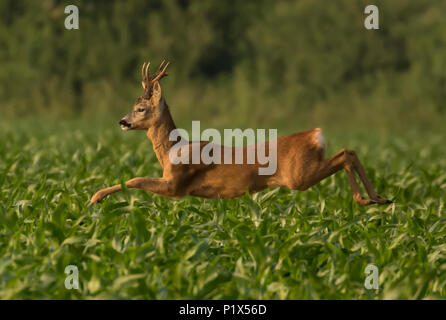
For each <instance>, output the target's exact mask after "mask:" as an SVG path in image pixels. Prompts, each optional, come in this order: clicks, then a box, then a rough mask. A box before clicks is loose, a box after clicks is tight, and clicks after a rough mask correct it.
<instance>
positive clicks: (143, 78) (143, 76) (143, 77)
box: [141, 62, 146, 80]
mask: <svg viewBox="0 0 446 320" xmlns="http://www.w3.org/2000/svg"><path fill="white" fill-rule="evenodd" d="M145 66H146V63H145V62H144V64H143V65H142V68H141V76H142V80H146V78H145V74H144V67H145Z"/></svg>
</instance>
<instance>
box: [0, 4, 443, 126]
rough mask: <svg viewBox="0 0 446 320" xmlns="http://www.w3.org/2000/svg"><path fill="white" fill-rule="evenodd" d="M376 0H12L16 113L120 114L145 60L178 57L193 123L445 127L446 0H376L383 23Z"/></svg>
mask: <svg viewBox="0 0 446 320" xmlns="http://www.w3.org/2000/svg"><path fill="white" fill-rule="evenodd" d="M369 2H370V1H357V0H336V1H314V0H311V1H310V0H296V1H272V0H271V1H270V0H258V1H233V0H230V1H194V0H190V1H188V0H166V1H143V0H136V1H74V0H70V1H57V0H42V1H23V0H20V1H18V0H3V1H1V2H0V108H1V111H2V116H3V118H4V119H5V118H6V119H11V118H12V119H17V118H26V117H28V118H29V117H32V118H34V117H35V116H36V115H39V116H44V117H47V118H48V119H50V121H59V120H62V119H64V120H66V119H81V120H82V121H84V120H95V121H102V120H104V119H110V121H111V120H112V119H113V121H114V120H117V119H119V117H120V116H121V115H123V114H124V113H126V112H128V110H130V108H131V106H132V104H133V102H134V101H135V100H136V98H137V97H138V96H139V95H140V94H141V92H142V89H141V87H140V80H141V79H140V68H141V65H142V63H143V62H144V61H147V60H150V61H151V62H152V66H153V67H152V71H153V70H154V69H155V68H156V66H157V65H158V64H159V63H160V62H161V60H162V59H164V58H166V59H168V60H169V61H171V65H170V67H169V77H168V78H166V79H164V80H163V83H162V87H163V93H164V95H165V97H166V99H167V102H168V104H169V106H170V108H171V112H172V114H173V117H174V119H175V120H176V122H177V125H178V126H181V127H187V128H188V127H189V126H190V123H191V120H196V119H200V120H201V121H202V127H211V126H212V127H217V128H223V127H225V128H228V127H229V128H231V127H268V128H273V127H277V128H280V129H283V131H282V133H283V132H284V131H298V130H304V129H307V128H310V127H315V126H320V127H324V128H327V129H328V130H331V128H333V129H335V130H337V131H343V130H346V129H350V128H362V129H364V128H366V129H367V130H375V131H386V130H388V129H391V130H392V131H394V130H401V131H406V130H409V129H410V130H412V131H413V130H415V131H421V130H422V131H427V130H430V131H437V132H441V133H444V126H443V124H444V122H445V119H446V116H445V114H446V105H445V100H446V50H445V49H446V2H445V1H444V0H416V1H407V0H392V1H373V4H375V5H377V6H378V8H379V9H380V29H379V30H366V29H365V28H364V19H365V17H366V14H364V8H365V6H366V5H368V4H370V3H369ZM69 4H75V5H77V6H78V8H79V16H80V29H79V30H66V29H65V28H64V20H65V18H66V17H67V14H64V8H65V6H66V5H69ZM107 121H108V120H107ZM280 133H281V132H279V134H280Z"/></svg>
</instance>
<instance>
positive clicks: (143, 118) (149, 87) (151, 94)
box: [119, 60, 169, 130]
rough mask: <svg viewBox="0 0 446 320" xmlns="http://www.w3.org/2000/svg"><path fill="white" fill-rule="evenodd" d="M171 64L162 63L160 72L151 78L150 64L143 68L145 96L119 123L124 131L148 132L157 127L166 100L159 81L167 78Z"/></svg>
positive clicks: (139, 99)
mask: <svg viewBox="0 0 446 320" xmlns="http://www.w3.org/2000/svg"><path fill="white" fill-rule="evenodd" d="M168 65H169V62H167V63H165V61H164V60H163V62H161V65H160V66H159V68H158V71H157V72H156V73H155V75H153V76H149V66H150V62H149V63H147V64H146V63H144V64H143V66H142V70H141V73H142V87H143V89H144V94H143V95H142V96H141V97H139V98H138V100H136V103H135V105H134V106H133V108H132V110H131V111H130V112H129V113H128V114H127V115H126V116H124V118H122V119H121V121H119V125H120V126H121V129H122V130H147V129H148V128H150V127H152V126H153V125H155V124H156V123H157V122H158V121H159V120H160V119H161V115H162V113H163V111H164V107H165V106H164V100H163V99H162V95H161V86H160V84H159V80H161V78H163V77H165V76H167V73H166V70H167V66H168Z"/></svg>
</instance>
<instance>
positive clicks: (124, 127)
mask: <svg viewBox="0 0 446 320" xmlns="http://www.w3.org/2000/svg"><path fill="white" fill-rule="evenodd" d="M119 125H120V126H121V129H122V130H129V129H130V128H131V127H132V124H131V123H129V122H127V120H125V119H121V121H119Z"/></svg>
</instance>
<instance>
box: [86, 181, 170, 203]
mask: <svg viewBox="0 0 446 320" xmlns="http://www.w3.org/2000/svg"><path fill="white" fill-rule="evenodd" d="M125 185H126V186H127V188H136V189H142V190H145V191H148V192H153V193H157V194H161V195H166V196H173V193H172V188H171V184H170V183H169V182H168V181H167V180H165V179H163V178H133V179H131V180H129V181H127V182H126V183H125ZM121 190H122V187H121V185H120V184H117V185H115V186H112V187H109V188H105V189H101V190H99V191H98V192H96V193H95V194H94V195H93V197H92V198H91V200H90V204H89V205H88V206H91V205H93V204H95V203H98V202H101V201H102V199H104V198H105V197H107V196H108V195H110V194H113V193H116V192H119V191H121Z"/></svg>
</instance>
